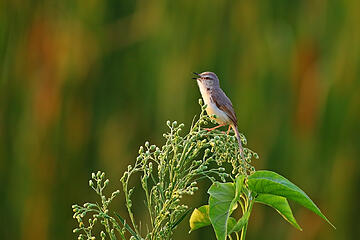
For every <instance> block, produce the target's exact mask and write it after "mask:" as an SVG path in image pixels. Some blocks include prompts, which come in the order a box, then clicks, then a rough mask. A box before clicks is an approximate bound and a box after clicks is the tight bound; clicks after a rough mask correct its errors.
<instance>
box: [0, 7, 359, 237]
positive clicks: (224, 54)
mask: <svg viewBox="0 0 360 240" xmlns="http://www.w3.org/2000/svg"><path fill="white" fill-rule="evenodd" d="M359 23H360V1H358V0H348V1H336V0H312V1H310V0H307V1H285V0H275V1H265V0H263V1H261V0H247V1H245V0H244V1H219V0H217V1H205V0H199V1H193V0H183V1H166V0H137V1H135V0H128V1H125V0H108V1H105V0H82V1H81V0H78V1H71V0H61V1H45V0H34V1H26V0H12V1H6V0H1V1H0V67H1V70H0V181H1V184H0V193H1V194H0V210H1V211H0V212H1V214H0V228H1V230H0V239H37V240H44V239H55V240H56V239H75V238H76V236H75V234H73V233H72V228H74V227H75V226H76V221H75V220H74V219H72V211H71V205H72V204H73V203H84V202H88V201H94V200H96V198H95V194H94V193H93V192H92V191H91V190H90V188H89V187H88V179H89V178H90V173H91V172H93V171H97V170H103V171H105V172H106V173H107V176H108V177H109V178H110V180H111V184H110V185H111V187H110V188H111V189H115V188H120V182H119V178H120V176H121V175H122V173H123V171H124V170H125V168H126V166H127V165H128V164H131V163H133V162H134V159H135V157H136V156H137V151H138V146H139V145H142V144H143V143H144V142H145V140H150V141H151V142H152V143H155V144H161V143H162V142H163V138H162V133H163V132H164V131H165V130H166V125H165V121H166V120H168V119H169V120H177V121H178V122H184V123H185V124H186V126H189V125H190V123H191V121H192V118H193V116H194V115H195V114H198V113H199V106H198V99H199V98H200V93H199V90H198V87H197V85H196V82H195V81H194V80H192V79H191V77H193V76H192V74H191V72H193V71H196V72H202V71H213V72H215V73H217V74H218V76H219V78H220V81H221V86H222V88H223V89H224V91H225V92H226V93H227V95H228V96H229V97H230V98H231V99H232V102H233V105H234V107H235V111H236V112H237V115H238V118H239V119H238V121H239V126H240V130H241V132H243V133H244V134H245V135H246V136H247V139H248V142H249V147H251V148H252V149H253V150H255V151H257V152H258V153H259V155H260V159H259V160H257V161H256V162H254V165H255V167H256V168H257V169H269V170H273V171H276V172H278V173H280V174H282V175H284V176H286V177H287V178H288V179H290V180H292V181H293V182H294V183H296V184H297V185H298V186H300V187H301V188H302V189H304V190H305V191H306V192H307V193H308V194H309V195H310V196H311V197H312V199H313V200H314V201H315V202H316V203H317V204H318V205H319V207H320V208H321V209H322V210H323V211H324V213H325V215H326V216H327V217H328V218H329V219H330V221H332V222H333V223H334V224H335V225H336V227H337V230H333V229H331V227H330V226H329V225H327V224H326V223H325V222H324V221H322V220H321V219H320V218H319V217H317V216H316V215H315V214H313V213H312V212H310V211H308V210H306V209H304V208H301V207H298V206H296V205H294V204H293V205H292V206H294V212H295V216H296V218H297V220H298V222H299V224H300V225H301V226H302V227H303V229H304V230H303V232H299V231H297V230H296V229H294V228H292V227H291V226H290V225H289V224H287V223H286V222H285V221H284V220H282V218H281V217H280V216H279V215H278V214H277V213H276V212H275V211H274V210H272V209H270V208H268V207H265V206H255V209H254V212H253V214H252V216H251V223H250V225H249V230H248V239H249V240H251V239H258V240H260V239H294V240H296V239H356V238H357V237H356V236H359V234H360V221H359V220H358V216H359V214H360V207H359V200H358V199H359V197H360V187H359V186H360V185H359V184H360V174H359V170H360V167H359V165H360V163H359V157H358V156H359V154H360V144H359V133H360V81H359V76H360V70H359V69H360V25H359ZM134 184H137V183H136V182H134ZM202 186H203V188H202V189H201V190H200V191H198V192H197V194H196V195H195V196H194V197H193V198H191V201H190V204H191V207H198V206H200V205H202V204H204V203H205V202H206V198H207V194H206V188H205V187H206V186H207V185H206V184H203V185H202ZM188 201H189V199H188ZM142 205H143V201H142V200H141V199H139V202H138V203H137V206H138V209H137V210H135V213H136V214H137V215H136V216H137V219H139V220H141V219H142V221H143V223H144V219H146V216H144V213H143V212H142V210H143V208H142V207H141V206H142ZM113 209H116V210H117V211H118V212H120V213H121V214H122V215H124V211H125V209H124V199H123V198H122V197H119V199H118V200H117V202H114V205H113ZM187 221H188V218H186V221H184V222H183V223H182V224H181V225H180V227H179V228H178V229H177V231H176V234H175V236H174V239H205V237H207V239H214V238H215V237H214V234H213V232H212V230H211V228H206V229H202V230H198V231H195V232H193V233H191V234H190V235H189V234H188V233H187V232H188V230H189V227H188V223H187Z"/></svg>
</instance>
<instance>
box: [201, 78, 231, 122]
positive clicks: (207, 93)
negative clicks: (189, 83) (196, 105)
mask: <svg viewBox="0 0 360 240" xmlns="http://www.w3.org/2000/svg"><path fill="white" fill-rule="evenodd" d="M199 88H200V92H201V96H202V98H203V100H204V102H205V104H206V105H207V107H206V112H207V114H208V115H209V116H211V115H216V117H217V118H216V119H215V120H216V121H217V122H218V123H220V124H227V123H229V122H230V118H229V117H228V116H227V115H226V113H225V112H224V111H222V110H221V109H219V108H218V107H217V106H216V104H215V102H214V101H213V99H212V94H211V93H212V91H211V89H209V90H208V89H207V88H206V86H203V85H202V84H199Z"/></svg>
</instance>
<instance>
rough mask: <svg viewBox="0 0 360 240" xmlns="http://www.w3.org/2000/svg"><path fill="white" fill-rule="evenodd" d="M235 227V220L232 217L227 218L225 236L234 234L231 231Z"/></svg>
mask: <svg viewBox="0 0 360 240" xmlns="http://www.w3.org/2000/svg"><path fill="white" fill-rule="evenodd" d="M235 225H236V219H235V218H233V217H229V219H228V223H227V234H228V235H229V234H231V233H233V232H234V231H232V230H233V229H234V227H235Z"/></svg>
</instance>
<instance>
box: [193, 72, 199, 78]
mask: <svg viewBox="0 0 360 240" xmlns="http://www.w3.org/2000/svg"><path fill="white" fill-rule="evenodd" d="M193 74H195V75H196V76H198V77H194V78H192V79H198V78H201V76H200V74H198V73H196V72H193Z"/></svg>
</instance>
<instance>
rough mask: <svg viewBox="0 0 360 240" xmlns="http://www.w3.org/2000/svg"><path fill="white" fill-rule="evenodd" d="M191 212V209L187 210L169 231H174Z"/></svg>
mask: <svg viewBox="0 0 360 240" xmlns="http://www.w3.org/2000/svg"><path fill="white" fill-rule="evenodd" d="M190 211H191V209H188V210H187V211H186V212H185V213H184V214H183V215H182V216H181V217H180V218H179V219H178V220H177V221H176V222H175V223H174V224H173V225H172V226H171V229H174V228H175V227H176V226H177V225H179V223H181V221H182V220H184V218H185V217H186V215H188V213H189V212H190Z"/></svg>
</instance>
